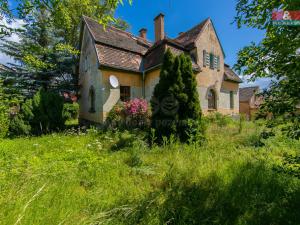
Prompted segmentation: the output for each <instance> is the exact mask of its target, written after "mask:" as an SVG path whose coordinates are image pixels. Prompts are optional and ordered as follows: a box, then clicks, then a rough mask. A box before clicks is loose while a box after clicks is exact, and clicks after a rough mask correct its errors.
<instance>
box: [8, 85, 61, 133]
mask: <svg viewBox="0 0 300 225" xmlns="http://www.w3.org/2000/svg"><path fill="white" fill-rule="evenodd" d="M63 106H64V101H63V98H62V97H61V96H60V95H59V94H57V93H53V92H47V91H44V90H40V91H38V92H37V93H36V94H35V95H34V96H33V98H32V99H28V100H26V101H25V102H24V103H23V104H22V105H21V111H20V113H19V115H17V116H16V117H15V118H13V119H12V122H11V125H10V135H12V136H18V135H28V134H29V132H30V134H34V135H41V134H44V133H47V132H51V131H58V130H61V129H63V128H64V126H65V121H66V120H65V118H64V116H63Z"/></svg>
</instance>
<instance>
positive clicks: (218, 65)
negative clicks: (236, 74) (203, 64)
mask: <svg viewBox="0 0 300 225" xmlns="http://www.w3.org/2000/svg"><path fill="white" fill-rule="evenodd" d="M217 59H218V63H217V69H218V70H220V64H221V62H220V56H218V57H217Z"/></svg>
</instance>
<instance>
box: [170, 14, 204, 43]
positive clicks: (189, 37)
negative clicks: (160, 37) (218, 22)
mask: <svg viewBox="0 0 300 225" xmlns="http://www.w3.org/2000/svg"><path fill="white" fill-rule="evenodd" d="M208 21H209V18H208V19H206V20H204V21H202V22H201V23H200V24H198V25H197V26H195V27H193V28H192V29H190V30H189V31H187V32H183V33H181V34H180V35H179V37H177V38H175V39H174V40H175V41H176V42H178V43H180V44H182V45H184V46H185V47H188V46H190V45H191V44H193V43H194V42H195V41H196V39H197V37H198V36H199V34H200V33H201V31H202V29H203V28H204V26H205V24H206V23H207V22H208Z"/></svg>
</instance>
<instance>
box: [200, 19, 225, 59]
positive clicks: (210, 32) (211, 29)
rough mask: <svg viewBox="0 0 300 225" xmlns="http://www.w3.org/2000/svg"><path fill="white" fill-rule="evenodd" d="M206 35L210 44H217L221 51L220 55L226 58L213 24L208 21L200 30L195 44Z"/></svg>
mask: <svg viewBox="0 0 300 225" xmlns="http://www.w3.org/2000/svg"><path fill="white" fill-rule="evenodd" d="M207 33H208V34H207ZM205 34H207V35H208V36H209V39H210V41H211V42H212V43H214V44H215V43H217V44H218V47H219V48H220V49H221V51H222V54H223V58H225V57H226V55H225V52H224V49H223V46H222V44H221V41H220V38H219V36H218V33H217V31H216V28H215V26H214V24H213V22H212V21H211V20H210V19H209V20H208V21H207V23H206V24H205V26H204V27H203V28H202V30H201V32H200V33H199V35H198V37H197V39H196V41H195V42H197V41H198V40H199V39H201V37H202V36H203V35H205Z"/></svg>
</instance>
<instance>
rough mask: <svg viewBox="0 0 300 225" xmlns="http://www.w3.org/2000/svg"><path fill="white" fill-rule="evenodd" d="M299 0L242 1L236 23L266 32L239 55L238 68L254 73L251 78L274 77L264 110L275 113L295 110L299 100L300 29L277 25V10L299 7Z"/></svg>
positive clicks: (247, 73) (238, 5)
mask: <svg viewBox="0 0 300 225" xmlns="http://www.w3.org/2000/svg"><path fill="white" fill-rule="evenodd" d="M299 8H300V3H299V1H293V0H288V1H267V0H265V1H260V0H251V1H244V0H239V1H238V3H237V7H236V9H237V16H236V18H235V19H236V22H237V24H238V26H239V27H241V26H243V25H245V26H248V27H254V28H258V29H262V30H265V31H266V36H265V38H264V39H263V40H262V41H261V42H260V43H259V44H254V43H252V44H251V45H250V46H247V47H245V48H244V49H242V50H241V51H240V52H239V54H238V57H239V58H238V62H237V64H236V66H235V68H236V69H237V70H238V71H239V72H241V73H243V74H245V75H249V74H251V80H255V79H256V78H259V77H269V78H272V79H274V83H273V85H272V86H271V87H270V88H269V90H268V91H267V92H266V93H265V94H266V102H265V105H264V106H265V110H268V111H269V112H272V113H274V116H277V115H278V114H283V113H285V112H294V111H295V105H296V104H298V103H299V101H300V95H299V93H300V76H299V71H300V60H299V59H300V55H299V54H297V50H298V48H299V46H300V28H299V27H297V26H294V27H293V26H274V25H273V24H272V11H273V10H274V9H282V10H298V9H299Z"/></svg>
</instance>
